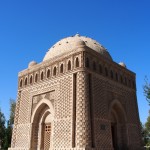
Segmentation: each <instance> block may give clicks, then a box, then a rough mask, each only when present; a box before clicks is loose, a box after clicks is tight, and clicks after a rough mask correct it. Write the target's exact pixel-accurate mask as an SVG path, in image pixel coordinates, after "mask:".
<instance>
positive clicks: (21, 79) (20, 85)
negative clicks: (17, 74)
mask: <svg viewBox="0 0 150 150" xmlns="http://www.w3.org/2000/svg"><path fill="white" fill-rule="evenodd" d="M20 87H22V79H21V80H20Z"/></svg>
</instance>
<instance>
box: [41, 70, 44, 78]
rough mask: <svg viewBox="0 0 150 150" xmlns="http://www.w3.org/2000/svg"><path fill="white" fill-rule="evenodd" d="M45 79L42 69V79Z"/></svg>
mask: <svg viewBox="0 0 150 150" xmlns="http://www.w3.org/2000/svg"><path fill="white" fill-rule="evenodd" d="M43 79H44V73H43V71H42V73H41V80H43Z"/></svg>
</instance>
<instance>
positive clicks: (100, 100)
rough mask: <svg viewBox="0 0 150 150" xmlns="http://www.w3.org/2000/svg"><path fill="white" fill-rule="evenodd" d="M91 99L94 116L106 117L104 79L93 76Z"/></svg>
mask: <svg viewBox="0 0 150 150" xmlns="http://www.w3.org/2000/svg"><path fill="white" fill-rule="evenodd" d="M93 101H94V115H95V117H96V118H101V119H102V118H106V116H107V114H108V112H107V110H108V108H107V103H106V102H107V100H106V97H105V85H104V81H103V80H100V79H98V78H96V77H93Z"/></svg>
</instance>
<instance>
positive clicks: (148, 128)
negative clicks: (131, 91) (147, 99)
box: [141, 111, 150, 146]
mask: <svg viewBox="0 0 150 150" xmlns="http://www.w3.org/2000/svg"><path fill="white" fill-rule="evenodd" d="M141 127H142V137H143V142H144V145H146V146H150V111H149V116H148V118H147V121H146V123H145V124H144V125H142V124H141Z"/></svg>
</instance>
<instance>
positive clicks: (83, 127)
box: [76, 71, 91, 148]
mask: <svg viewBox="0 0 150 150" xmlns="http://www.w3.org/2000/svg"><path fill="white" fill-rule="evenodd" d="M76 86H77V89H76V95H77V99H76V147H77V148H90V147H91V121H90V119H91V118H90V106H89V76H88V74H87V73H85V72H83V71H82V72H78V73H77V85H76Z"/></svg>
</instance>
